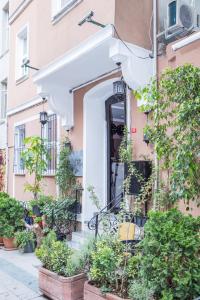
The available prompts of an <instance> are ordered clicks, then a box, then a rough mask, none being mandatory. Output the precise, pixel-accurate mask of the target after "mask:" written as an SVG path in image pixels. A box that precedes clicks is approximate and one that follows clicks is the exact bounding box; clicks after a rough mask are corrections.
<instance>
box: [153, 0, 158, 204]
mask: <svg viewBox="0 0 200 300" xmlns="http://www.w3.org/2000/svg"><path fill="white" fill-rule="evenodd" d="M153 50H154V55H153V57H154V58H153V77H154V78H155V79H156V80H157V67H158V65H157V0H153ZM155 113H157V112H155ZM154 153H155V154H154V164H155V172H156V178H155V183H154V195H155V192H156V191H157V190H158V189H159V176H160V174H159V173H160V172H159V160H158V156H157V154H156V151H155V152H154ZM156 202H157V201H156V197H154V199H153V209H154V210H155V209H156V207H157V203H156Z"/></svg>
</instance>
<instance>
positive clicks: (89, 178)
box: [82, 78, 118, 223]
mask: <svg viewBox="0 0 200 300" xmlns="http://www.w3.org/2000/svg"><path fill="white" fill-rule="evenodd" d="M117 79H118V78H117ZM117 79H116V78H115V79H110V80H107V81H104V82H102V83H100V84H98V85H97V86H95V87H94V88H92V89H91V90H90V91H89V92H88V93H86V95H85V97H84V117H83V118H84V120H83V126H84V128H83V188H84V195H83V199H84V202H83V219H82V221H83V222H84V223H86V221H89V220H90V219H91V218H92V216H93V214H94V212H96V211H97V209H96V207H95V206H94V205H93V204H92V202H91V199H90V193H89V192H88V190H87V189H88V186H93V187H94V189H95V193H96V195H97V196H98V198H99V200H100V202H101V206H102V207H104V206H105V205H106V199H107V131H106V114H105V101H106V100H107V99H108V98H109V97H110V96H112V95H113V81H116V80H117Z"/></svg>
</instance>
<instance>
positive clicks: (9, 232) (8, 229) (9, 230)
mask: <svg viewBox="0 0 200 300" xmlns="http://www.w3.org/2000/svg"><path fill="white" fill-rule="evenodd" d="M14 236H15V227H14V226H12V225H9V224H6V223H4V228H3V237H5V238H7V239H11V238H14Z"/></svg>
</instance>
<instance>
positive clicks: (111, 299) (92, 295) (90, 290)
mask: <svg viewBox="0 0 200 300" xmlns="http://www.w3.org/2000/svg"><path fill="white" fill-rule="evenodd" d="M105 299H107V300H128V299H124V298H120V297H118V296H116V295H113V294H106V295H102V293H101V291H100V289H98V288H97V287H95V286H94V285H91V284H90V283H89V282H88V281H86V283H85V286H84V300H105Z"/></svg>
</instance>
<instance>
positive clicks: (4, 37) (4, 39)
mask: <svg viewBox="0 0 200 300" xmlns="http://www.w3.org/2000/svg"><path fill="white" fill-rule="evenodd" d="M8 19H9V3H7V4H6V5H5V6H4V8H3V10H2V36H1V40H2V43H1V53H2V54H3V53H5V52H6V51H7V50H8V40H9V23H8Z"/></svg>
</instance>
